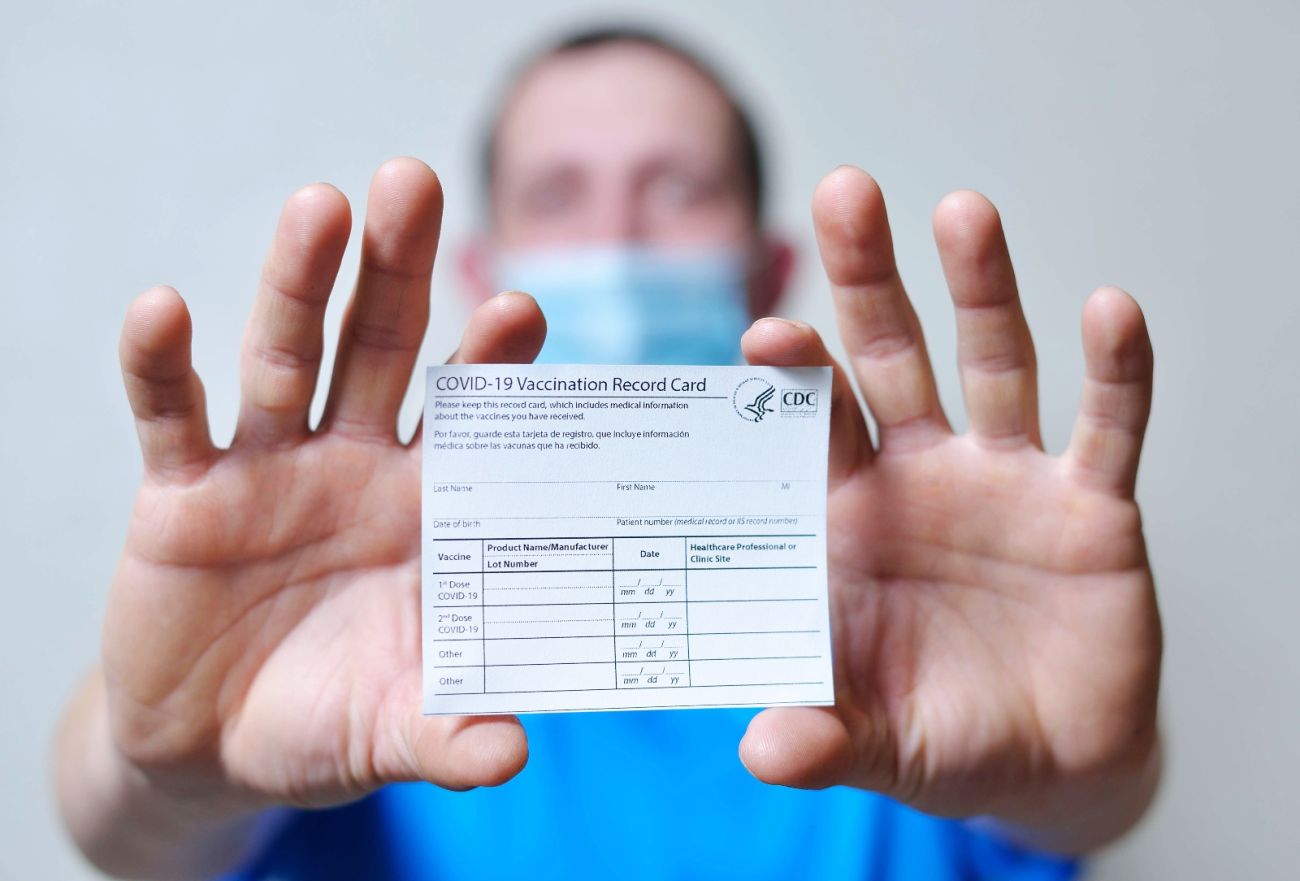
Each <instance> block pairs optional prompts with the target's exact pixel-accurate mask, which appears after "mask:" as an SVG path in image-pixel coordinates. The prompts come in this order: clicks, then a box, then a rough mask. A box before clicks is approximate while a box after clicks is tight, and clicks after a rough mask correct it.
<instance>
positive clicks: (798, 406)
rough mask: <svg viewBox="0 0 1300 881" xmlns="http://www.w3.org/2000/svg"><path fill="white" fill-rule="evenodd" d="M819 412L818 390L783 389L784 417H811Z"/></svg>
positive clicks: (782, 408) (782, 410)
mask: <svg viewBox="0 0 1300 881" xmlns="http://www.w3.org/2000/svg"><path fill="white" fill-rule="evenodd" d="M816 412H817V389H813V388H787V389H781V415H782V416H811V415H813V414H814V413H816Z"/></svg>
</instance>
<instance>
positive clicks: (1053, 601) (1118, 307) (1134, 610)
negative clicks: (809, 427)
mask: <svg viewBox="0 0 1300 881" xmlns="http://www.w3.org/2000/svg"><path fill="white" fill-rule="evenodd" d="M814 218H815V222H816V225H817V232H818V239H819V243H820V246H821V251H822V259H823V262H824V264H825V266H826V269H827V272H828V274H829V276H830V279H831V282H832V285H833V287H834V289H835V291H834V295H835V298H836V307H837V314H838V322H839V326H840V332H841V335H842V338H843V340H844V344H845V348H846V350H847V352H848V355H849V358H850V360H851V363H852V367H853V371H854V373H855V374H856V377H857V380H858V384H859V386H860V387H861V389H862V392H863V396H864V397H865V399H866V401H867V403H868V405H869V406H870V408H871V410H872V412H873V414H874V416H875V417H876V421H877V423H878V425H879V427H880V442H879V444H878V445H877V446H875V447H873V445H872V443H871V439H870V437H869V436H868V433H867V429H866V426H865V423H864V421H863V418H862V415H861V412H860V411H859V408H858V405H857V402H856V400H855V399H854V397H853V393H852V390H851V388H850V386H849V384H848V380H847V378H846V377H845V375H844V374H843V373H842V372H841V371H840V370H839V368H838V367H836V376H835V384H836V391H835V401H834V406H833V413H832V453H831V463H830V469H831V471H830V486H831V490H830V498H829V502H828V523H829V527H828V528H829V530H830V533H829V536H828V539H829V542H828V556H829V561H828V562H829V572H830V579H831V600H832V604H833V605H832V624H833V628H834V641H835V646H834V649H835V664H836V670H835V674H836V683H837V688H838V696H837V705H836V707H835V708H834V709H833V710H829V711H820V710H810V709H780V710H769V711H767V712H766V713H763V714H761V715H760V716H759V717H757V718H756V719H755V721H754V722H753V724H752V725H751V728H750V731H749V732H748V734H747V735H746V739H745V743H744V744H743V745H742V757H743V758H744V759H745V761H746V763H747V765H748V766H749V767H750V768H751V769H752V770H753V771H754V772H755V773H756V774H757V775H758V776H760V777H762V778H763V779H767V780H771V781H773V782H780V783H786V784H790V785H797V786H824V785H830V784H834V783H850V784H853V785H858V786H863V787H867V788H872V789H878V790H883V791H885V792H887V793H890V794H892V795H894V796H896V797H898V798H901V799H903V800H905V801H907V802H909V803H911V804H913V805H915V806H917V807H920V808H922V809H925V810H929V811H934V812H940V813H946V814H958V815H968V814H980V813H993V814H997V815H1000V816H1003V817H1012V818H1016V819H1022V820H1027V821H1033V820H1040V821H1044V822H1048V823H1050V822H1052V821H1053V820H1059V819H1060V816H1059V815H1060V814H1061V812H1064V811H1068V810H1070V809H1071V808H1072V807H1074V808H1077V807H1078V806H1079V805H1080V804H1081V801H1080V798H1079V796H1080V795H1081V794H1084V793H1088V794H1090V795H1096V790H1098V789H1104V787H1105V786H1107V785H1108V784H1110V783H1113V782H1114V780H1115V779H1117V778H1118V777H1120V776H1122V775H1124V774H1129V775H1132V772H1133V770H1134V769H1135V768H1136V767H1139V766H1140V765H1141V764H1142V762H1144V761H1145V760H1146V759H1147V757H1148V756H1149V755H1150V754H1151V752H1152V748H1153V743H1154V739H1155V706H1156V690H1157V684H1158V678H1159V666H1160V625H1159V618H1158V614H1157V610H1156V604H1155V597H1154V590H1153V585H1152V579H1151V572H1150V569H1149V567H1148V564H1147V559H1146V553H1145V547H1144V542H1143V538H1142V531H1141V522H1140V517H1139V514H1138V509H1137V506H1136V504H1135V503H1134V502H1133V498H1132V492H1133V481H1134V476H1135V474H1136V469H1137V458H1138V451H1139V448H1140V446H1141V439H1142V434H1143V429H1144V426H1145V421H1146V415H1147V410H1148V407H1149V401H1150V380H1151V354H1150V346H1149V342H1148V340H1147V337H1146V331H1145V328H1144V326H1143V322H1142V317H1141V313H1140V312H1139V311H1138V309H1137V307H1136V304H1135V303H1133V301H1132V300H1131V299H1130V298H1128V296H1127V295H1125V294H1124V293H1123V292H1121V291H1118V290H1116V289H1113V288H1106V289H1102V290H1100V291H1098V292H1097V293H1095V294H1094V295H1093V297H1092V298H1091V299H1090V301H1089V303H1088V305H1087V307H1086V309H1085V315H1084V346H1085V351H1086V354H1087V363H1088V378H1087V381H1086V384H1085V388H1084V393H1083V402H1082V407H1081V413H1080V417H1079V421H1078V425H1077V427H1076V430H1075V434H1074V438H1073V440H1072V443H1071V446H1070V449H1069V450H1068V451H1067V452H1066V453H1065V454H1064V455H1063V456H1062V457H1059V458H1055V457H1051V456H1048V455H1047V454H1045V453H1044V452H1043V450H1042V446H1041V441H1040V439H1039V429H1038V420H1037V399H1036V389H1035V361H1034V353H1033V346H1032V343H1031V340H1030V337H1029V333H1028V330H1027V328H1026V326H1025V322H1024V317H1023V315H1022V313H1021V310H1020V305H1019V299H1018V295H1017V292H1016V286H1015V280H1014V276H1013V273H1012V269H1011V264H1010V259H1009V257H1008V255H1007V250H1006V244H1005V240H1004V238H1003V236H1002V231H1001V227H1000V223H999V220H998V217H997V213H996V211H995V210H994V209H993V206H992V205H990V204H989V203H988V202H987V201H986V200H984V199H983V198H982V197H980V196H978V195H977V194H974V193H969V192H963V193H955V194H953V195H952V196H950V197H948V199H946V200H945V201H944V202H943V203H942V204H941V205H940V208H939V210H938V212H937V214H936V219H935V231H936V237H937V239H938V242H939V247H940V253H941V257H942V259H943V263H944V269H945V272H946V275H947V278H948V282H949V286H950V288H951V291H952V295H953V299H954V303H955V306H956V308H957V319H958V333H959V346H960V357H959V361H960V366H961V372H962V383H963V390H964V394H965V398H966V403H967V408H968V411H969V416H970V424H971V428H970V431H969V432H968V433H967V434H965V435H963V436H957V435H954V434H953V433H952V431H951V429H950V428H949V425H948V422H947V420H946V419H945V417H944V415H943V413H942V410H941V409H940V406H939V403H938V396H937V393H936V390H935V384H934V378H933V374H932V372H931V368H930V364H929V359H928V357H927V355H926V352H925V347H924V343H923V341H922V337H921V332H920V327H919V324H918V323H917V320H916V317H915V314H914V313H913V311H912V309H911V307H910V305H909V303H908V301H907V297H906V294H905V293H904V292H903V289H902V285H901V283H900V281H899V278H898V274H897V271H896V269H895V266H894V260H893V250H892V244H891V242H890V236H889V228H888V222H887V220H886V218H885V212H884V204H883V201H882V200H881V197H880V193H879V190H878V188H877V187H876V186H875V183H874V181H872V180H871V179H870V178H869V177H867V176H866V175H865V174H863V173H862V172H859V171H857V170H854V169H840V170H838V171H836V172H835V173H833V174H832V175H830V176H829V177H828V178H827V179H826V180H825V181H824V182H823V184H822V186H821V187H820V188H819V190H818V193H817V196H816V197H815V199H814ZM745 346H746V353H747V355H749V357H750V358H751V360H755V361H763V362H767V363H782V364H796V363H830V359H829V356H828V355H827V354H826V351H825V349H824V347H823V346H822V344H821V342H820V340H819V339H818V338H817V336H816V334H815V333H814V332H813V331H812V330H811V329H810V328H807V327H806V326H800V325H792V324H790V323H784V322H776V321H771V322H762V323H760V324H759V325H757V326H756V327H755V328H754V329H752V330H751V331H750V332H749V334H748V336H747V338H746V340H745Z"/></svg>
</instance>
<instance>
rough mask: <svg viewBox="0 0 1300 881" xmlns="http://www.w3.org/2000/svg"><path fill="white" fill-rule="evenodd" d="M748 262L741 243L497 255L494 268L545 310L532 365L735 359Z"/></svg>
mask: <svg viewBox="0 0 1300 881" xmlns="http://www.w3.org/2000/svg"><path fill="white" fill-rule="evenodd" d="M747 266H748V261H747V260H746V252H745V251H744V250H743V249H740V248H691V249H685V248H659V247H647V246H641V245H601V246H582V247H567V248H562V249H537V250H527V251H511V252H503V253H499V254H498V255H497V258H496V260H495V261H494V263H493V270H494V281H495V283H496V286H497V288H498V289H499V290H520V291H527V292H528V293H530V294H532V295H533V296H534V297H535V298H536V299H537V303H538V305H539V306H541V308H542V314H544V315H545V316H546V328H547V330H546V344H545V345H544V346H542V351H541V353H540V354H539V355H538V356H537V361H538V363H549V364H565V363H568V364H581V363H591V364H735V363H738V362H739V361H740V335H741V334H742V333H744V332H745V329H746V328H747V327H749V324H750V316H749V310H748V305H747V304H748V297H747V294H746V286H745V279H746V269H747Z"/></svg>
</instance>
